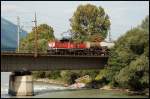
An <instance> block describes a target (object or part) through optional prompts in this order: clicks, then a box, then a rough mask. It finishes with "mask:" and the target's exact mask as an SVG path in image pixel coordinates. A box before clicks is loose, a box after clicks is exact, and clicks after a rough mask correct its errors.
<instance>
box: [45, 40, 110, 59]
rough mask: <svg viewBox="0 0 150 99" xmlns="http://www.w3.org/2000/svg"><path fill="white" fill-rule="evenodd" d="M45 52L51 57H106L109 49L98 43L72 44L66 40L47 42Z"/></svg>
mask: <svg viewBox="0 0 150 99" xmlns="http://www.w3.org/2000/svg"><path fill="white" fill-rule="evenodd" d="M47 52H48V53H49V54H51V55H86V56H88V55H90V56H107V55H108V54H109V53H108V52H109V49H108V47H107V46H102V45H101V43H100V42H80V43H79V42H73V41H70V40H68V39H62V40H55V41H49V42H48V49H47Z"/></svg>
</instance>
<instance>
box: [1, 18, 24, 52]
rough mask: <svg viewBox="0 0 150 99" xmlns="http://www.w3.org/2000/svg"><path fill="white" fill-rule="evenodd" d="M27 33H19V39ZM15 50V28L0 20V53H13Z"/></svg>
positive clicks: (4, 20)
mask: <svg viewBox="0 0 150 99" xmlns="http://www.w3.org/2000/svg"><path fill="white" fill-rule="evenodd" d="M26 35H27V32H26V31H24V30H21V31H20V38H22V37H25V36H26ZM16 48H17V26H16V25H15V24H13V23H11V22H9V21H7V20H6V19H4V18H1V51H15V50H16Z"/></svg>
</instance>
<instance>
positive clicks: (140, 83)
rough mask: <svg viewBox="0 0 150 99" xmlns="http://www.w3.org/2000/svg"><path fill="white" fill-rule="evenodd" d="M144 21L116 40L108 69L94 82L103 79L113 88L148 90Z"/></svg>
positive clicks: (147, 58)
mask: <svg viewBox="0 0 150 99" xmlns="http://www.w3.org/2000/svg"><path fill="white" fill-rule="evenodd" d="M145 20H147V17H146V19H145ZM145 20H144V21H143V22H142V24H141V25H140V27H136V28H133V29H131V30H129V31H127V32H126V34H125V35H123V36H122V37H120V38H119V39H118V40H117V42H116V43H115V46H114V47H113V48H112V49H111V56H110V58H109V60H108V67H106V68H105V69H103V70H100V73H99V75H97V77H96V80H103V78H105V79H106V80H107V81H109V83H110V84H111V85H113V86H120V87H125V88H129V89H132V90H143V89H145V88H149V75H148V73H149V30H147V28H148V27H149V24H148V22H149V21H145Z"/></svg>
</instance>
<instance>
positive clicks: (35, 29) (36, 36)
mask: <svg viewBox="0 0 150 99" xmlns="http://www.w3.org/2000/svg"><path fill="white" fill-rule="evenodd" d="M32 22H34V24H35V28H34V32H35V47H34V57H37V54H38V42H37V39H38V33H37V20H36V12H35V17H34V21H32Z"/></svg>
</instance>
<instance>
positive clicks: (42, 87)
mask: <svg viewBox="0 0 150 99" xmlns="http://www.w3.org/2000/svg"><path fill="white" fill-rule="evenodd" d="M9 75H10V72H1V97H2V98H120V97H121V98H148V97H147V96H140V95H134V96H129V95H128V94H127V93H125V92H120V91H106V90H100V89H69V88H66V87H63V86H60V85H53V84H47V83H37V82H36V83H34V94H35V95H34V96H10V95H8V85H9Z"/></svg>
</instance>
